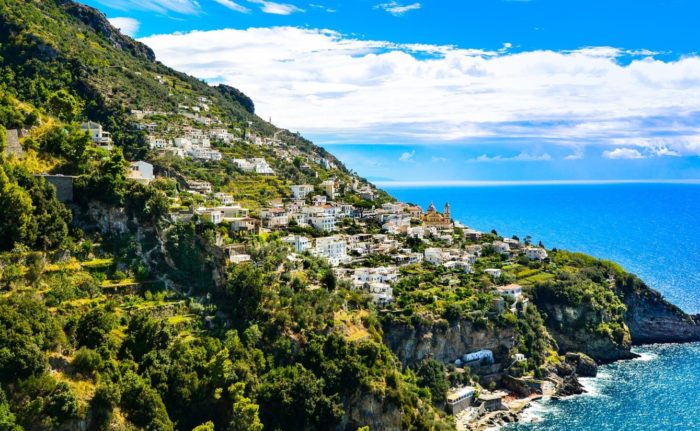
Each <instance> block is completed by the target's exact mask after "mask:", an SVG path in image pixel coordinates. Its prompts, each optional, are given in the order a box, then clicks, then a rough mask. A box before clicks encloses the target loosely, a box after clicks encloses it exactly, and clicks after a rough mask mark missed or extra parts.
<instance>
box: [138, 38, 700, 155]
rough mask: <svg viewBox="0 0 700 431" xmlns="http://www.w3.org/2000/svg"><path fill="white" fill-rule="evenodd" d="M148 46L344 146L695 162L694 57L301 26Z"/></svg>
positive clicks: (698, 150)
mask: <svg viewBox="0 0 700 431" xmlns="http://www.w3.org/2000/svg"><path fill="white" fill-rule="evenodd" d="M141 40H142V41H143V42H145V43H147V44H148V45H149V46H151V47H152V48H153V49H154V50H155V52H156V54H157V56H158V58H159V60H161V61H163V62H164V63H165V64H167V65H169V66H173V67H175V68H177V69H180V70H183V71H186V72H188V73H191V74H193V75H195V76H197V77H199V78H202V79H205V80H207V81H209V82H212V83H219V82H224V83H228V84H231V85H233V86H236V87H238V88H240V89H241V90H242V91H244V92H246V93H247V94H248V95H249V96H251V97H252V98H253V99H254V100H255V102H256V108H257V110H258V112H259V113H260V114H261V115H262V116H263V117H268V116H271V117H272V118H274V119H275V121H276V122H277V123H278V124H279V125H281V126H283V127H287V128H292V129H293V130H300V131H302V132H304V133H306V134H310V135H314V136H317V137H319V136H320V137H323V136H328V137H329V138H330V137H332V138H333V139H335V140H337V141H341V142H342V141H343V140H345V141H348V142H358V141H368V138H371V139H372V142H383V141H385V142H397V140H402V141H404V142H405V141H410V142H420V141H425V142H437V141H454V142H460V143H463V142H471V141H478V140H480V139H482V140H483V139H484V138H493V137H499V139H523V140H528V141H530V142H532V141H534V140H538V141H541V142H545V143H548V144H559V145H562V146H567V147H571V143H572V142H575V143H577V144H578V145H580V146H581V147H586V146H589V145H601V146H605V148H611V147H626V148H657V147H666V148H667V149H668V150H670V151H674V152H676V153H678V154H681V155H685V154H700V58H699V57H697V56H686V57H682V58H679V59H677V60H674V61H662V60H659V59H653V58H650V57H649V56H647V55H646V54H648V53H647V52H644V56H641V57H638V56H635V55H636V54H635V53H633V52H629V51H625V50H621V49H616V48H610V47H588V48H583V49H580V50H570V51H549V50H538V51H525V52H515V53H513V52H511V51H508V52H499V51H486V50H480V49H470V48H463V47H455V46H446V45H426V44H396V43H392V42H389V41H381V40H360V39H356V38H352V37H347V36H344V35H342V34H339V33H337V32H334V31H330V30H318V29H302V28H295V27H275V28H250V29H247V30H235V29H225V30H215V31H193V32H190V33H183V34H171V35H156V36H152V37H148V38H144V39H141ZM659 137H663V141H662V142H659ZM640 154H642V153H640Z"/></svg>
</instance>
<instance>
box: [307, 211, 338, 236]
mask: <svg viewBox="0 0 700 431" xmlns="http://www.w3.org/2000/svg"><path fill="white" fill-rule="evenodd" d="M309 223H310V224H311V226H313V227H314V228H315V229H318V230H320V231H323V232H333V231H334V230H335V216H332V215H326V214H318V215H312V216H310V217H309Z"/></svg>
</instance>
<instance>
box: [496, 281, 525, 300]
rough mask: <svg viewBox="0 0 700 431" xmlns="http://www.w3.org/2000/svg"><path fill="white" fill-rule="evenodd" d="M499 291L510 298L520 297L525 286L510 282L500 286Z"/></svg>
mask: <svg viewBox="0 0 700 431" xmlns="http://www.w3.org/2000/svg"><path fill="white" fill-rule="evenodd" d="M496 290H498V293H499V294H501V295H503V296H508V297H510V298H519V297H520V296H522V294H523V287H522V286H521V285H519V284H509V285H507V286H498V287H497V288H496Z"/></svg>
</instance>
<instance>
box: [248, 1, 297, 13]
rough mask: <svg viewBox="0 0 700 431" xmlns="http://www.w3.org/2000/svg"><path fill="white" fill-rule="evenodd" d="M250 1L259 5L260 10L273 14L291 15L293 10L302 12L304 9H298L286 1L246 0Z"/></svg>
mask: <svg viewBox="0 0 700 431" xmlns="http://www.w3.org/2000/svg"><path fill="white" fill-rule="evenodd" d="M248 1H249V2H250V3H255V4H259V5H260V10H261V11H263V12H265V13H269V14H273V15H291V14H293V13H295V12H304V9H300V8H298V7H296V6H294V5H293V4H287V3H276V2H272V1H266V0H248Z"/></svg>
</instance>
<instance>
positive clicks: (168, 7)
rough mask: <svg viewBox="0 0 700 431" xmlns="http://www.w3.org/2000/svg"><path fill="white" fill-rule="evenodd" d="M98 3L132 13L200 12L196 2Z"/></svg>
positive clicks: (140, 0) (111, 0) (137, 0)
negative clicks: (136, 11) (135, 11)
mask: <svg viewBox="0 0 700 431" xmlns="http://www.w3.org/2000/svg"><path fill="white" fill-rule="evenodd" d="M97 1H98V2H99V3H101V4H103V5H105V6H109V7H111V8H113V9H117V10H123V11H127V12H129V11H132V10H146V11H151V12H158V13H163V14H165V13H168V12H175V13H180V14H194V13H198V12H199V10H200V7H199V3H198V2H197V0H97Z"/></svg>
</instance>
